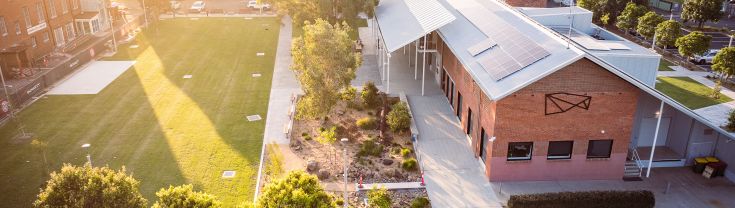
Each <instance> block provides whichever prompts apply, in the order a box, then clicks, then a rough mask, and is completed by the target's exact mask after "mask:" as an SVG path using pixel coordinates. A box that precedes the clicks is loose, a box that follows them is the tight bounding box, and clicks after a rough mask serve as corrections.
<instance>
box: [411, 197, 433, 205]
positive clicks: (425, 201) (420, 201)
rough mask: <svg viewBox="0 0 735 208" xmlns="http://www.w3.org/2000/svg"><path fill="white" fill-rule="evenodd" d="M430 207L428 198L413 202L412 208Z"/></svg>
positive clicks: (417, 199) (419, 198)
mask: <svg viewBox="0 0 735 208" xmlns="http://www.w3.org/2000/svg"><path fill="white" fill-rule="evenodd" d="M428 206H429V199H427V198H426V197H418V198H415V199H413V200H411V208H424V207H428Z"/></svg>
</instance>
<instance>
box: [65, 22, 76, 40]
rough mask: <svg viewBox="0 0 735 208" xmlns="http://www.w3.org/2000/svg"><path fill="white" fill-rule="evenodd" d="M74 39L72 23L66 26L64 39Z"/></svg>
mask: <svg viewBox="0 0 735 208" xmlns="http://www.w3.org/2000/svg"><path fill="white" fill-rule="evenodd" d="M74 37H76V34H74V23H72V22H70V23H69V24H66V38H67V39H69V40H73V39H74Z"/></svg>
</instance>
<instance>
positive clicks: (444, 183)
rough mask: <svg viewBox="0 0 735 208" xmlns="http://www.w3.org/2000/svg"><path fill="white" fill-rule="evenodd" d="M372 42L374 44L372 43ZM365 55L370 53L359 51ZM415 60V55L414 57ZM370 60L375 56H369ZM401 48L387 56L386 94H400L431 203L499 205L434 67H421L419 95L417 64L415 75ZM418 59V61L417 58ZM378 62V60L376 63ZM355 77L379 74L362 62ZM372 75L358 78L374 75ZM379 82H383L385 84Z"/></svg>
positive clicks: (368, 35) (365, 33)
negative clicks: (408, 111)
mask: <svg viewBox="0 0 735 208" xmlns="http://www.w3.org/2000/svg"><path fill="white" fill-rule="evenodd" d="M369 31H370V30H365V31H363V30H362V29H361V30H360V38H361V39H362V40H363V41H364V42H366V45H367V44H372V42H374V40H373V38H372V36H371V33H370V32H369ZM372 46H374V45H372ZM364 56H365V57H371V56H372V57H374V55H369V54H364ZM419 59H420V58H419ZM372 62H375V59H372ZM408 63H409V60H408V57H407V55H404V54H403V50H402V49H399V50H398V51H396V52H394V53H393V57H392V58H391V64H390V66H391V75H390V78H391V80H390V81H391V84H390V86H391V94H393V95H397V94H400V93H405V94H406V96H407V98H408V101H409V104H410V105H411V111H412V113H413V116H414V119H415V121H416V126H417V127H418V130H419V134H420V135H419V139H418V142H417V144H416V145H417V150H416V151H417V154H418V156H419V160H420V163H421V166H422V168H423V170H424V178H425V182H426V191H427V193H428V194H429V199H430V200H431V205H432V206H433V207H501V205H500V203H499V200H498V198H497V197H496V196H495V194H494V192H493V191H492V188H491V186H490V183H489V182H488V181H487V179H486V178H485V173H484V171H483V170H482V169H481V165H480V163H479V162H478V161H477V159H476V158H475V157H474V155H473V154H472V150H471V149H470V147H469V141H468V140H467V139H466V137H465V134H464V133H463V132H462V130H461V128H460V124H459V120H458V119H457V118H456V117H455V116H454V113H453V112H452V110H451V109H450V107H449V103H448V102H447V99H446V98H445V97H444V96H443V93H442V91H441V89H440V88H439V86H438V84H436V82H435V81H434V76H433V75H432V74H433V73H434V72H432V71H430V70H429V69H428V65H427V70H426V96H421V69H420V68H419V72H418V73H419V74H418V80H414V70H413V68H412V67H409V66H408ZM419 63H421V60H419ZM375 66H377V64H376V65H375ZM360 70H371V71H358V77H357V79H363V80H368V79H376V78H377V79H380V76H379V73H378V69H377V67H363V68H361V69H360ZM375 74H377V75H378V76H377V77H374V76H373V77H369V78H365V77H361V75H375ZM385 85H387V84H386V83H383V86H382V87H385Z"/></svg>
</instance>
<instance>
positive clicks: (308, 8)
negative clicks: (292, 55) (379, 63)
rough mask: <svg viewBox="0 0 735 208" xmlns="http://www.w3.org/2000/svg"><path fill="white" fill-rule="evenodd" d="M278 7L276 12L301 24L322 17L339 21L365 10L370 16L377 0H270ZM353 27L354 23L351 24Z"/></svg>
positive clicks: (351, 17) (331, 20)
mask: <svg viewBox="0 0 735 208" xmlns="http://www.w3.org/2000/svg"><path fill="white" fill-rule="evenodd" d="M271 1H273V2H274V4H275V5H276V7H277V8H278V14H279V15H281V16H283V15H286V14H288V15H291V18H293V20H294V23H295V24H296V25H297V26H301V25H302V24H304V22H306V21H309V22H314V21H315V20H316V19H319V18H321V19H324V20H327V21H329V22H333V23H334V22H341V21H344V20H350V19H354V18H356V17H357V14H358V13H360V12H365V14H367V15H368V17H370V18H372V17H373V15H374V11H375V6H376V5H377V4H378V1H377V0H271ZM352 26H353V27H354V26H355V25H352Z"/></svg>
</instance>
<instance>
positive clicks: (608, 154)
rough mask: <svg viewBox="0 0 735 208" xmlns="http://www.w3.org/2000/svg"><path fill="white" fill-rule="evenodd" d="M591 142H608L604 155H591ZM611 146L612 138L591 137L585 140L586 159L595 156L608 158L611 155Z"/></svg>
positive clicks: (594, 157)
mask: <svg viewBox="0 0 735 208" xmlns="http://www.w3.org/2000/svg"><path fill="white" fill-rule="evenodd" d="M593 142H610V144H609V147H608V151H607V154H606V155H592V152H591V151H592V148H591V147H592V143H593ZM612 147H613V140H612V139H593V140H589V142H587V159H596V158H610V156H612Z"/></svg>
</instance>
